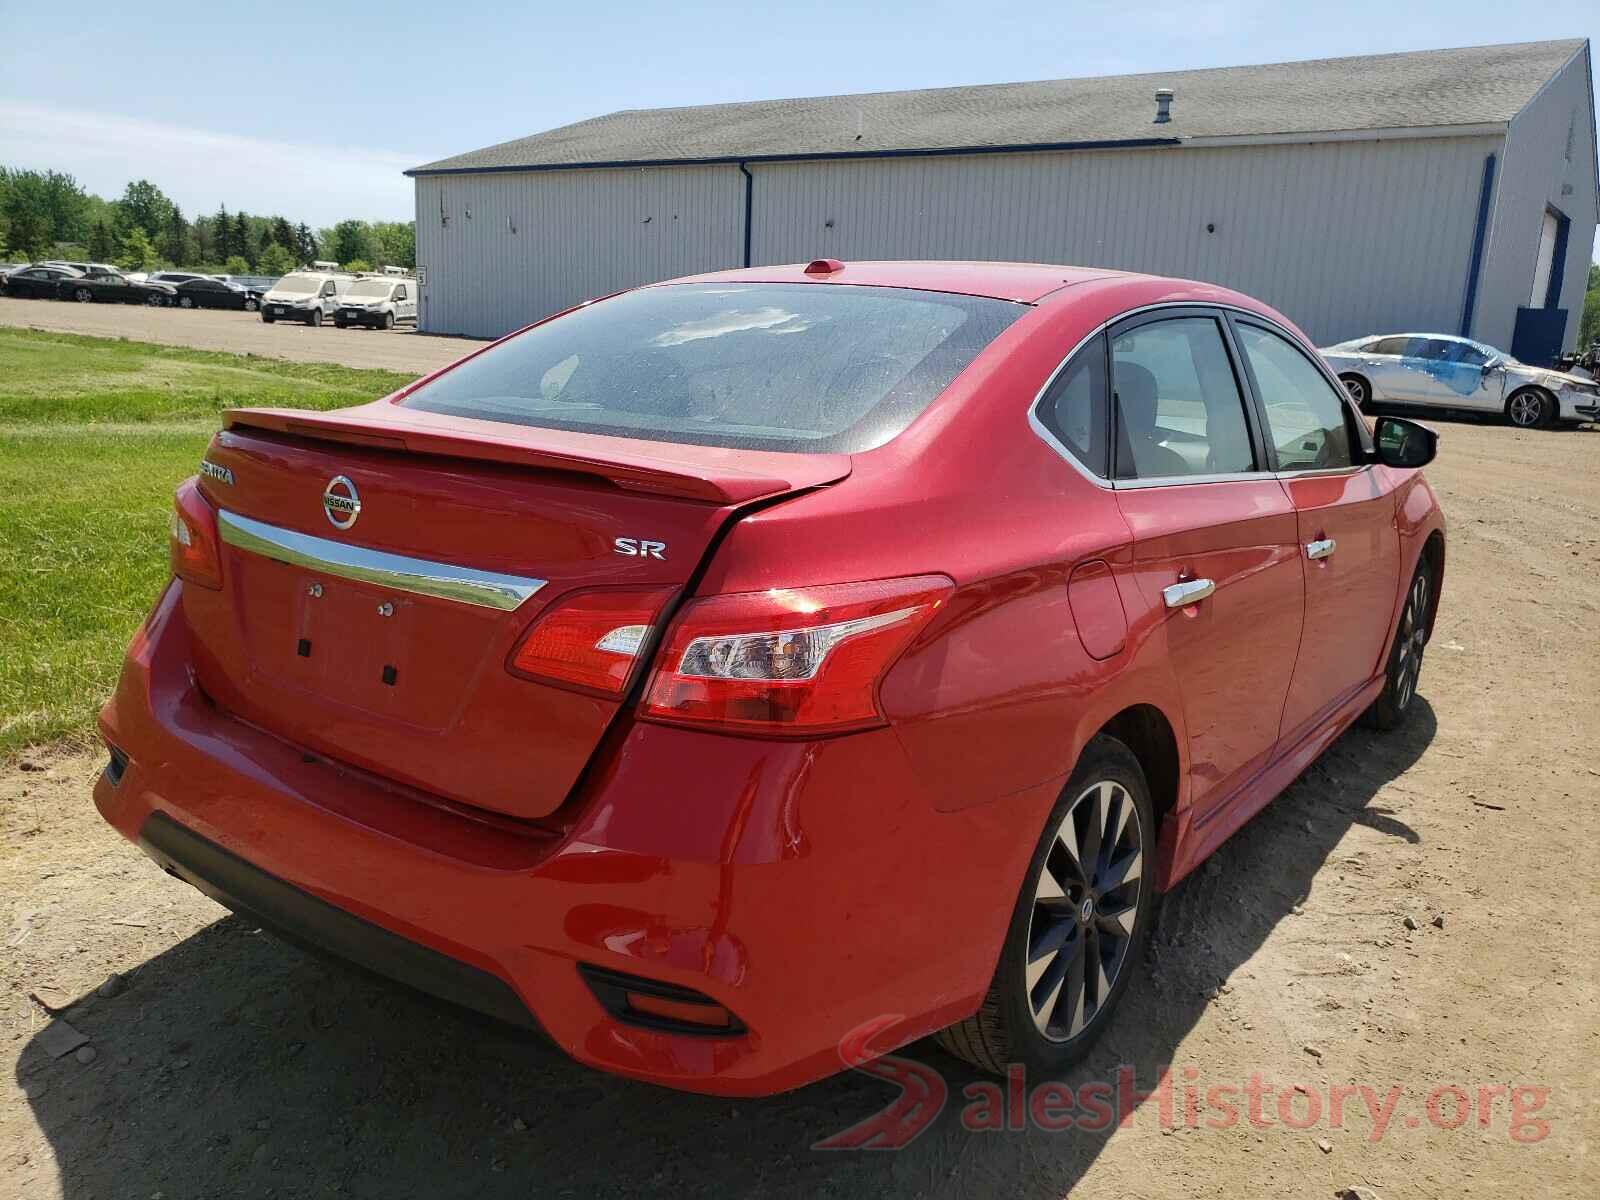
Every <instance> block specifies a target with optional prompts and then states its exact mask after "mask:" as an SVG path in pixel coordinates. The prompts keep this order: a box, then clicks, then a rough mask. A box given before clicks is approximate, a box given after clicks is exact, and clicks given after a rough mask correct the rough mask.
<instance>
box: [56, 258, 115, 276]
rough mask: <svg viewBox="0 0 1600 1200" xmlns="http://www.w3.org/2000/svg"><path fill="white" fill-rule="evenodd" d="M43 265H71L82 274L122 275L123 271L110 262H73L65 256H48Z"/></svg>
mask: <svg viewBox="0 0 1600 1200" xmlns="http://www.w3.org/2000/svg"><path fill="white" fill-rule="evenodd" d="M39 265H40V266H41V267H71V268H72V269H73V270H74V271H76V272H78V274H80V275H121V274H122V272H121V271H119V270H117V268H116V267H113V266H112V265H111V264H110V263H92V262H72V261H71V260H69V259H64V258H47V259H45V260H44V261H43V262H42V263H40V264H39Z"/></svg>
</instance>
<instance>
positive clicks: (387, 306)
mask: <svg viewBox="0 0 1600 1200" xmlns="http://www.w3.org/2000/svg"><path fill="white" fill-rule="evenodd" d="M400 321H410V322H411V323H412V324H413V325H414V324H416V321H417V281H416V280H415V279H410V278H407V277H405V276H396V275H389V274H384V275H363V276H362V277H361V278H360V279H357V280H356V281H355V282H353V283H352V284H351V285H350V286H349V287H348V288H346V289H345V292H344V295H343V296H342V297H341V298H340V300H339V308H338V311H337V312H335V313H334V314H333V323H334V324H335V325H337V326H338V327H339V328H340V329H343V328H344V327H345V326H346V325H366V326H369V327H371V328H373V329H393V328H394V327H395V324H396V323H397V322H400Z"/></svg>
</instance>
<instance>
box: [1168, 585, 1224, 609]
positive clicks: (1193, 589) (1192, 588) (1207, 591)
mask: <svg viewBox="0 0 1600 1200" xmlns="http://www.w3.org/2000/svg"><path fill="white" fill-rule="evenodd" d="M1216 590H1217V585H1216V584H1214V583H1212V582H1211V580H1209V579H1182V580H1179V581H1178V582H1177V583H1173V584H1169V585H1167V586H1166V587H1164V588H1162V589H1161V598H1162V599H1163V600H1165V601H1166V602H1167V607H1168V608H1187V607H1188V606H1189V605H1191V604H1197V603H1199V602H1200V601H1201V600H1204V599H1205V598H1206V597H1207V596H1209V595H1211V593H1212V592H1214V591H1216Z"/></svg>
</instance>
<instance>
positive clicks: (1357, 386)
mask: <svg viewBox="0 0 1600 1200" xmlns="http://www.w3.org/2000/svg"><path fill="white" fill-rule="evenodd" d="M1344 387H1345V391H1347V392H1349V393H1350V399H1352V400H1354V401H1355V402H1356V407H1357V408H1360V407H1361V406H1362V405H1363V404H1365V403H1366V402H1367V385H1366V384H1364V383H1362V382H1361V380H1359V379H1356V378H1354V377H1352V378H1349V379H1346V380H1344Z"/></svg>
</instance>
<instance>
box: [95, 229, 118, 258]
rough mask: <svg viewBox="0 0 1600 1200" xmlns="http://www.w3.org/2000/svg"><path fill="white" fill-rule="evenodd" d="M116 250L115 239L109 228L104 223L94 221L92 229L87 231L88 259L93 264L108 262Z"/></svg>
mask: <svg viewBox="0 0 1600 1200" xmlns="http://www.w3.org/2000/svg"><path fill="white" fill-rule="evenodd" d="M117 249H118V247H117V239H116V237H115V235H114V234H112V232H111V226H110V225H109V224H108V223H107V222H105V221H96V222H95V223H94V228H92V229H90V230H89V257H90V258H91V259H93V260H94V261H95V262H110V261H111V256H112V255H113V254H115V253H117Z"/></svg>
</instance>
